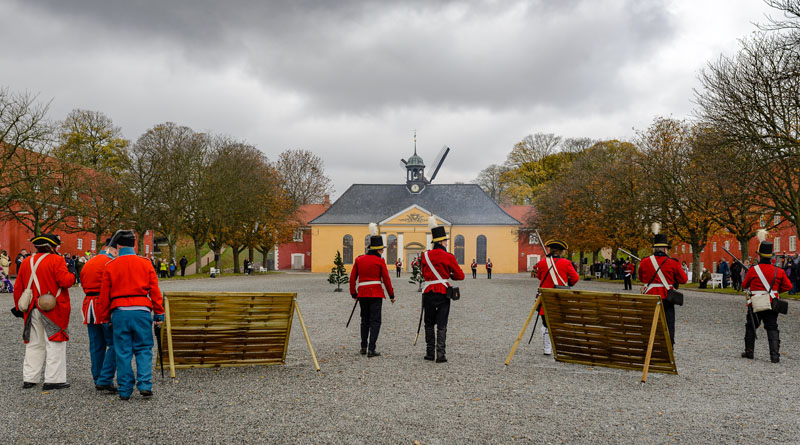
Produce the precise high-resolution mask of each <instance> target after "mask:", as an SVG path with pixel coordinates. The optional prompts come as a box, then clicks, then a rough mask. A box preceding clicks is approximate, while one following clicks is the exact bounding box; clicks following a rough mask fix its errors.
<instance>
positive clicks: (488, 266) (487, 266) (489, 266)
mask: <svg viewBox="0 0 800 445" xmlns="http://www.w3.org/2000/svg"><path fill="white" fill-rule="evenodd" d="M491 268H492V262H491V261H487V262H486V270H489V269H491Z"/></svg>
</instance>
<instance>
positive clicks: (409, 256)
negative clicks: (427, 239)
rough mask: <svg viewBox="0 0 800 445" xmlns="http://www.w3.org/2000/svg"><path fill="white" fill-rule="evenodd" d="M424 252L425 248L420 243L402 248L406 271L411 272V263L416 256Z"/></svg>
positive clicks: (409, 244)
mask: <svg viewBox="0 0 800 445" xmlns="http://www.w3.org/2000/svg"><path fill="white" fill-rule="evenodd" d="M424 250H425V246H423V245H422V244H420V243H408V244H406V245H405V247H404V248H403V254H404V255H405V262H406V267H407V268H408V271H409V272H410V271H411V262H412V261H414V259H415V258H417V255H419V254H421V253H422V252H423V251H424Z"/></svg>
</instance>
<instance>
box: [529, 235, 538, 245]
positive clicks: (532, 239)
mask: <svg viewBox="0 0 800 445" xmlns="http://www.w3.org/2000/svg"><path fill="white" fill-rule="evenodd" d="M528 244H536V234H535V233H529V234H528Z"/></svg>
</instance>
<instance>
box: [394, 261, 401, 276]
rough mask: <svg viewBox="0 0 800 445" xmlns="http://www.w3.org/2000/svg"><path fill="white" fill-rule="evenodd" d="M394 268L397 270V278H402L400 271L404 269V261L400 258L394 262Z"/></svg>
mask: <svg viewBox="0 0 800 445" xmlns="http://www.w3.org/2000/svg"><path fill="white" fill-rule="evenodd" d="M394 268H395V270H397V278H400V272H402V271H403V261H402V260H401V259H400V258H398V259H397V261H396V262H395V263H394Z"/></svg>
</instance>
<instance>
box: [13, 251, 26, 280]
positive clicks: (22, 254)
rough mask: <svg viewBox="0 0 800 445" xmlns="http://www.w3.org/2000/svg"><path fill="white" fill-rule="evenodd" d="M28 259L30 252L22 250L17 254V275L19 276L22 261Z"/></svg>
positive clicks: (15, 259) (15, 262)
mask: <svg viewBox="0 0 800 445" xmlns="http://www.w3.org/2000/svg"><path fill="white" fill-rule="evenodd" d="M27 257H28V251H27V250H25V249H22V250H20V251H19V253H18V254H17V257H16V258H14V264H16V265H17V275H19V266H20V264H22V260H24V259H25V258H27Z"/></svg>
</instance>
